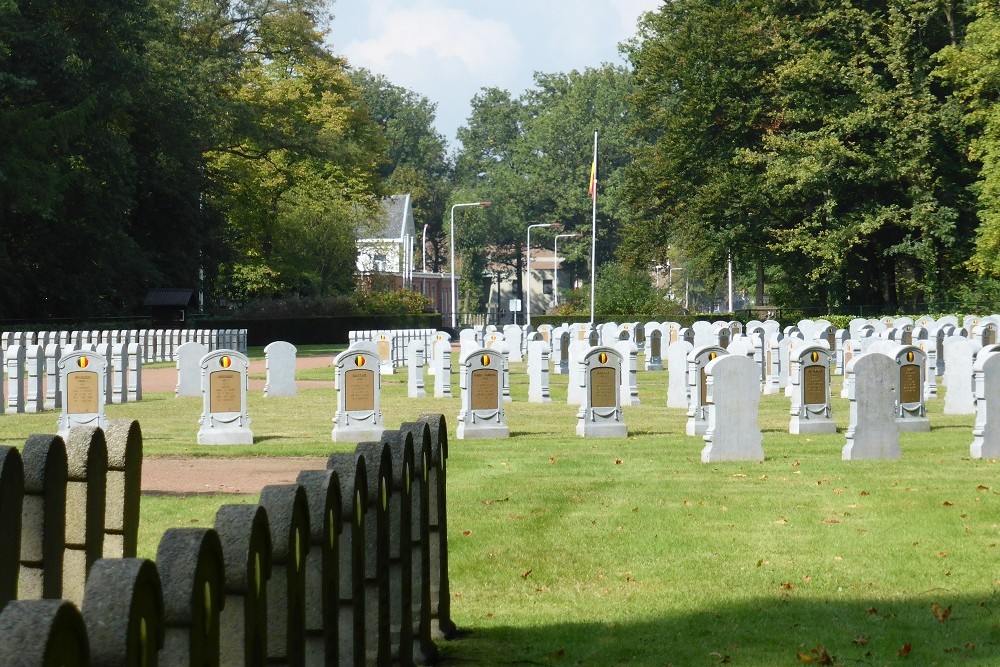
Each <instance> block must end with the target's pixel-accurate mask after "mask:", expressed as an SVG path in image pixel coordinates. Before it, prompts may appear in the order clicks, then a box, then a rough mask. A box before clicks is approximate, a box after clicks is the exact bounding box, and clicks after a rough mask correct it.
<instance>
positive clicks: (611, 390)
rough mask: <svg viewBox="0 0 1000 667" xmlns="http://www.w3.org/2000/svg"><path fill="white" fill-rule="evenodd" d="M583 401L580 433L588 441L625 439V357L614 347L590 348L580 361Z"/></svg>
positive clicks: (577, 428) (580, 412)
mask: <svg viewBox="0 0 1000 667" xmlns="http://www.w3.org/2000/svg"><path fill="white" fill-rule="evenodd" d="M578 365H579V366H580V372H579V373H578V377H579V378H580V383H581V384H580V386H581V389H582V393H583V401H582V403H581V405H580V409H579V411H577V413H576V434H577V435H579V436H582V437H584V438H625V437H627V436H628V427H627V426H626V425H625V422H624V421H623V419H622V410H621V403H620V398H621V391H620V387H621V374H622V358H621V355H620V354H619V353H618V351H617V350H615V349H614V348H611V347H592V348H589V349H588V350H587V351H586V353H585V354H584V355H583V357H582V358H581V359H580V361H579V362H578Z"/></svg>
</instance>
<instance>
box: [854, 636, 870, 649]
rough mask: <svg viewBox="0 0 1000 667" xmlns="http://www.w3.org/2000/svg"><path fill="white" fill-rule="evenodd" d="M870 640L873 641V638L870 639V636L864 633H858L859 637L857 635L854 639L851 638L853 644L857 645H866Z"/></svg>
mask: <svg viewBox="0 0 1000 667" xmlns="http://www.w3.org/2000/svg"><path fill="white" fill-rule="evenodd" d="M869 641H871V640H870V639H868V637H865V636H864V635H858V636H857V637H855V638H854V639H852V640H851V642H852V643H853V644H855V645H856V646H864V645H865V644H867V643H868V642H869Z"/></svg>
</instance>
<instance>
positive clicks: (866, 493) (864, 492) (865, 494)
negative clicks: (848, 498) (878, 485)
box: [858, 491, 868, 496]
mask: <svg viewBox="0 0 1000 667" xmlns="http://www.w3.org/2000/svg"><path fill="white" fill-rule="evenodd" d="M858 495H861V496H867V495H868V492H867V491H862V492H861V493H860V494H858Z"/></svg>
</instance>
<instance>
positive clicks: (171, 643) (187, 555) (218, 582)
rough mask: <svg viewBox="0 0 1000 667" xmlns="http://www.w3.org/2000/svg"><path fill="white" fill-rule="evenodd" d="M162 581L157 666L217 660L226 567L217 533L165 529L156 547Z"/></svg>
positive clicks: (216, 662)
mask: <svg viewBox="0 0 1000 667" xmlns="http://www.w3.org/2000/svg"><path fill="white" fill-rule="evenodd" d="M156 567H157V570H158V571H159V573H160V581H161V582H162V585H163V625H164V641H163V648H162V649H161V650H160V656H159V664H160V667H187V666H189V665H191V666H193V665H205V666H206V667H207V666H209V665H213V666H214V665H218V664H219V644H220V636H219V630H220V623H219V621H220V617H221V615H222V608H223V605H224V604H225V601H226V598H225V595H224V594H223V586H224V584H225V580H226V569H225V563H224V558H223V555H222V542H220V541H219V534H218V533H217V532H215V531H214V530H212V529H209V528H168V529H167V531H166V532H165V533H163V537H161V538H160V545H159V547H158V548H157V550H156Z"/></svg>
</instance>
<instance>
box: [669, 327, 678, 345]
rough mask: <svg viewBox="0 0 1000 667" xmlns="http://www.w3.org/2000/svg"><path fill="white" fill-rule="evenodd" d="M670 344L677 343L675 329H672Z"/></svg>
mask: <svg viewBox="0 0 1000 667" xmlns="http://www.w3.org/2000/svg"><path fill="white" fill-rule="evenodd" d="M670 342H671V343H676V342H677V329H675V328H673V327H670Z"/></svg>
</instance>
